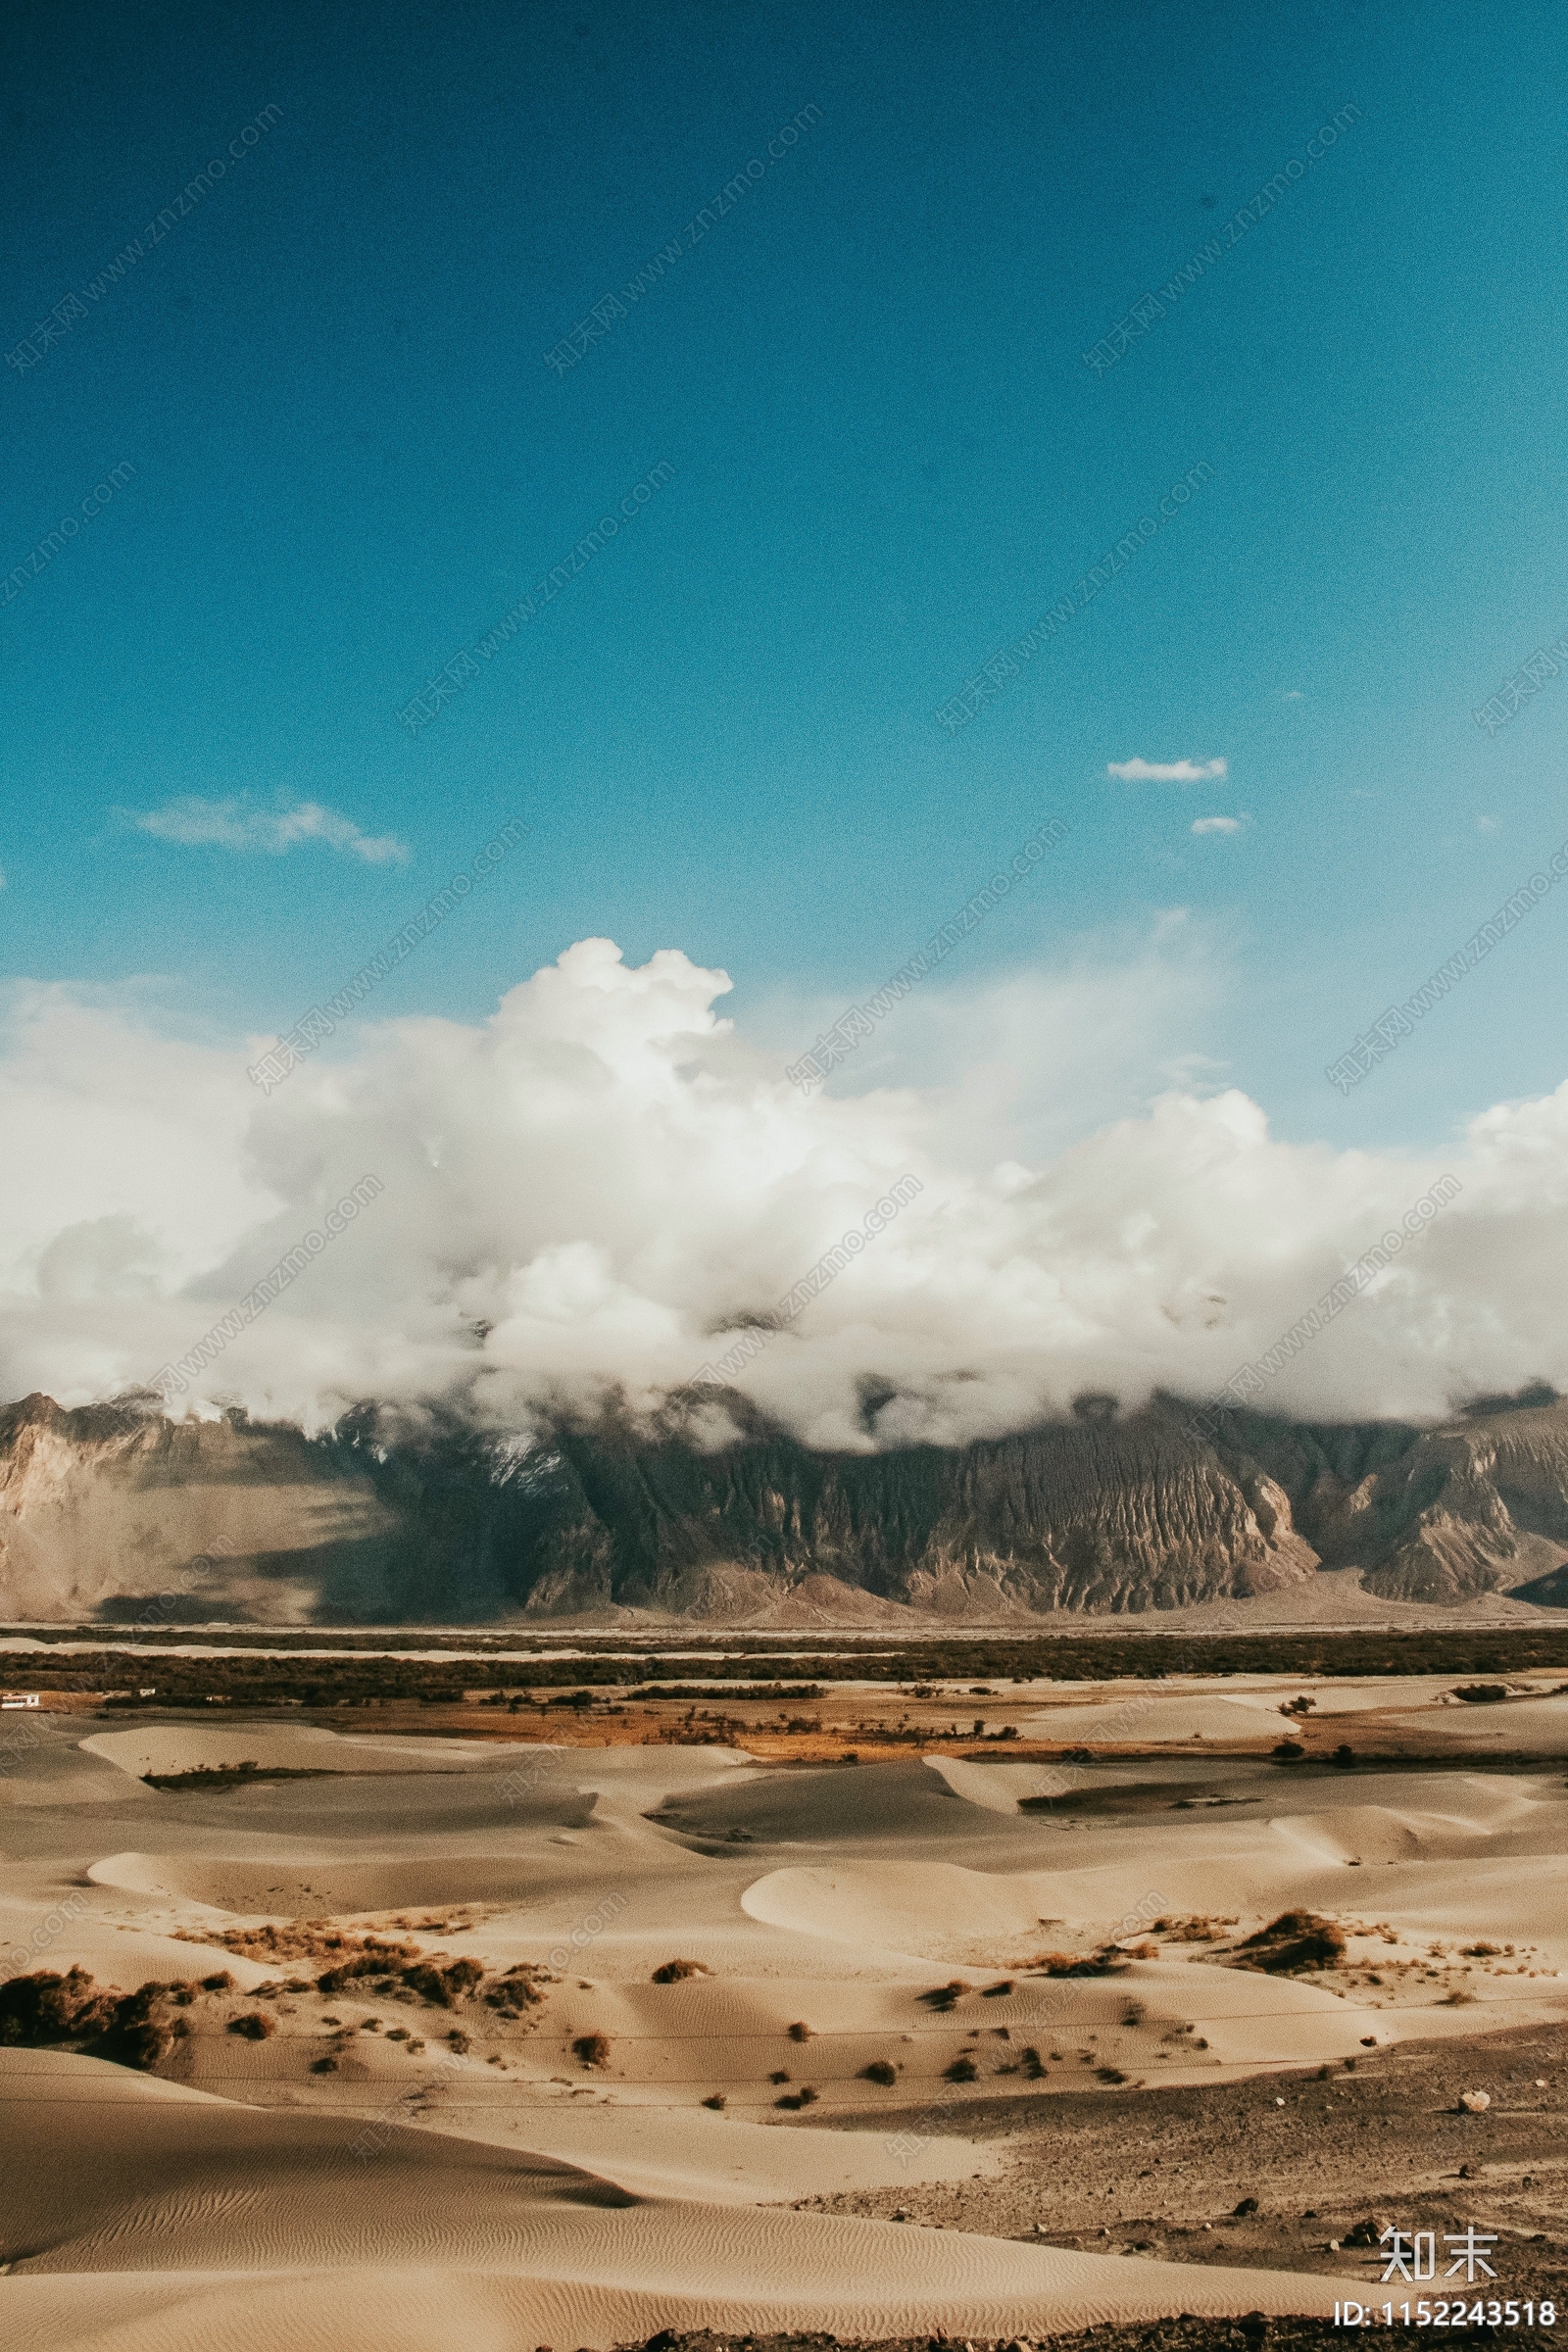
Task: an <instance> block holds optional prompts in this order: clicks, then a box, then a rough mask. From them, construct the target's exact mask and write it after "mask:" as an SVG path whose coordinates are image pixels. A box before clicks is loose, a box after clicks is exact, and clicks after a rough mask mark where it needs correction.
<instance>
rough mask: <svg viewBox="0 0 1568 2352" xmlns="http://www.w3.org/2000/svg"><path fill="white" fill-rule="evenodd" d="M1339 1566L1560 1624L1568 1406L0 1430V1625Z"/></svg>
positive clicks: (1170, 1596)
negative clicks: (840, 1434) (885, 1448)
mask: <svg viewBox="0 0 1568 2352" xmlns="http://www.w3.org/2000/svg"><path fill="white" fill-rule="evenodd" d="M1320 1564H1322V1565H1325V1566H1330V1567H1345V1566H1351V1565H1356V1566H1360V1567H1361V1568H1362V1569H1363V1570H1364V1571H1365V1579H1366V1583H1367V1584H1368V1586H1369V1587H1370V1588H1371V1589H1372V1590H1374V1591H1377V1592H1380V1593H1388V1594H1391V1595H1397V1596H1398V1597H1401V1598H1405V1599H1417V1600H1433V1601H1440V1602H1442V1601H1453V1600H1459V1599H1463V1598H1467V1597H1469V1596H1470V1595H1472V1594H1474V1593H1482V1592H1494V1591H1505V1592H1514V1593H1520V1594H1521V1595H1522V1596H1523V1597H1525V1598H1529V1599H1534V1600H1537V1601H1542V1602H1544V1603H1546V1604H1548V1605H1568V1406H1565V1405H1559V1404H1556V1403H1551V1404H1549V1405H1541V1406H1538V1407H1536V1408H1534V1409H1532V1410H1527V1411H1507V1410H1499V1411H1495V1412H1492V1413H1487V1414H1484V1415H1477V1416H1472V1417H1470V1418H1469V1419H1467V1420H1464V1421H1461V1422H1457V1423H1454V1424H1452V1425H1450V1426H1447V1427H1445V1428H1444V1429H1441V1430H1433V1431H1427V1432H1421V1431H1417V1430H1415V1429H1411V1428H1408V1427H1404V1426H1400V1425H1395V1424H1368V1425H1355V1426H1340V1427H1324V1426H1314V1425H1307V1424H1302V1423H1291V1422H1283V1421H1270V1420H1267V1419H1264V1418H1263V1417H1262V1416H1258V1415H1250V1414H1243V1413H1233V1414H1229V1415H1227V1416H1225V1417H1224V1419H1223V1421H1222V1422H1221V1423H1220V1424H1219V1425H1218V1426H1217V1427H1216V1428H1215V1429H1214V1431H1213V1435H1212V1442H1206V1441H1205V1439H1204V1438H1203V1437H1202V1436H1201V1435H1200V1434H1199V1433H1198V1431H1197V1430H1196V1429H1195V1428H1194V1426H1193V1423H1192V1421H1191V1419H1190V1418H1189V1417H1188V1415H1187V1414H1186V1413H1185V1412H1184V1411H1183V1410H1182V1408H1181V1407H1180V1406H1179V1405H1177V1404H1176V1403H1174V1402H1173V1401H1171V1400H1168V1399H1167V1400H1160V1399H1156V1400H1155V1401H1154V1403H1153V1404H1152V1405H1151V1406H1150V1407H1149V1408H1148V1409H1147V1410H1146V1411H1143V1412H1139V1413H1136V1414H1129V1415H1126V1416H1123V1417H1120V1418H1118V1417H1116V1416H1115V1415H1114V1413H1113V1412H1110V1411H1108V1410H1105V1409H1101V1410H1098V1411H1096V1412H1095V1413H1094V1414H1093V1415H1092V1416H1091V1417H1089V1418H1085V1419H1082V1420H1074V1421H1070V1422H1065V1423H1059V1424H1052V1425H1050V1426H1048V1427H1043V1428H1038V1429H1034V1430H1028V1431H1024V1432H1022V1433H1020V1434H1019V1435H1017V1436H1015V1437H1009V1438H1005V1439H1000V1440H997V1441H994V1442H991V1443H987V1444H982V1445H974V1446H966V1447H964V1448H962V1449H961V1450H955V1451H944V1450H942V1449H939V1448H937V1447H932V1446H921V1447H910V1448H907V1449H904V1450H902V1451H897V1452H889V1453H881V1454H815V1453H809V1452H808V1451H807V1450H806V1449H805V1448H804V1447H803V1446H799V1445H797V1444H796V1443H795V1442H794V1441H793V1440H792V1439H789V1438H787V1437H784V1436H781V1435H780V1434H778V1433H777V1432H774V1431H770V1430H767V1429H765V1428H760V1427H755V1426H754V1427H753V1428H752V1429H751V1431H750V1434H749V1435H747V1436H746V1437H744V1438H743V1439H741V1440H740V1441H739V1442H737V1443H735V1444H733V1445H731V1446H726V1447H724V1448H722V1449H721V1450H718V1451H711V1450H704V1449H702V1448H701V1447H700V1446H698V1445H697V1444H695V1443H694V1442H692V1440H691V1438H690V1437H689V1436H687V1435H684V1434H681V1433H680V1432H679V1431H678V1430H672V1431H671V1432H670V1433H667V1434H665V1435H663V1436H662V1437H659V1438H656V1439H648V1438H646V1437H637V1436H634V1435H632V1434H630V1433H629V1432H626V1431H624V1430H620V1429H617V1428H616V1427H614V1426H613V1424H607V1425H603V1426H600V1427H598V1428H596V1429H594V1430H592V1431H584V1430H580V1429H562V1430H560V1431H558V1432H557V1433H556V1434H555V1436H554V1438H553V1439H551V1440H549V1441H547V1442H543V1443H541V1442H539V1441H537V1440H535V1441H532V1442H525V1441H521V1440H515V1441H504V1440H497V1439H495V1438H494V1437H489V1436H480V1435H477V1434H475V1433H474V1432H472V1431H471V1430H468V1429H466V1428H464V1427H462V1426H460V1425H458V1424H456V1423H450V1424H443V1423H442V1422H440V1421H439V1420H437V1421H435V1422H434V1423H432V1424H430V1425H427V1426H426V1427H425V1429H424V1430H423V1431H421V1432H420V1433H419V1434H417V1435H415V1436H410V1435H408V1434H407V1433H404V1434H402V1435H400V1436H396V1437H394V1435H393V1434H392V1433H391V1432H390V1431H389V1430H388V1429H387V1428H386V1427H384V1426H383V1424H382V1422H381V1420H380V1418H379V1416H378V1415H377V1413H376V1412H375V1410H374V1409H373V1408H370V1407H365V1408H361V1409H360V1410H358V1411H356V1412H355V1413H353V1414H351V1415H349V1416H347V1417H346V1418H345V1420H344V1421H343V1422H342V1423H340V1424H339V1426H338V1427H337V1429H335V1430H334V1431H332V1432H330V1433H329V1434H327V1435H326V1436H324V1437H321V1438H317V1439H310V1438H307V1437H305V1436H304V1435H303V1433H302V1432H300V1431H299V1430H295V1429H288V1428H277V1427H261V1426H257V1425H255V1424H252V1423H249V1422H247V1421H246V1420H244V1419H243V1417H241V1416H239V1415H233V1416H230V1417H229V1418H227V1419H225V1420H221V1421H216V1422H202V1423H197V1422H180V1423H172V1422H170V1421H167V1420H165V1419H163V1418H162V1417H160V1416H159V1415H158V1414H157V1413H156V1412H152V1411H149V1410H143V1409H139V1408H136V1407H132V1406H119V1405H104V1406H93V1407H89V1408H86V1409H84V1410H80V1411H75V1412H67V1411H63V1410H62V1409H61V1407H60V1406H58V1405H56V1404H55V1403H53V1402H52V1400H51V1399H50V1398H48V1397H28V1398H26V1399H25V1401H24V1402H22V1403H21V1404H17V1405H13V1406H11V1407H10V1408H9V1409H8V1410H7V1411H5V1412H3V1413H0V1620H9V1621H10V1622H13V1623H15V1622H17V1621H19V1620H35V1621H73V1622H82V1621H85V1620H88V1619H92V1618H98V1619H102V1620H105V1621H109V1622H116V1621H124V1620H126V1619H137V1618H139V1619H141V1620H142V1621H143V1622H146V1623H149V1624H153V1625H158V1624H165V1625H168V1624H177V1623H180V1622H186V1623H190V1622H206V1621H210V1620H212V1619H215V1618H227V1619H230V1620H236V1619H237V1620H244V1621H252V1622H257V1623H272V1624H287V1623H309V1622H316V1623H338V1624H343V1623H356V1622H359V1623H368V1624H376V1623H381V1624H391V1623H403V1624H411V1623H414V1624H417V1623H444V1624H454V1623H464V1622H473V1623H484V1622H489V1623H494V1622H497V1621H501V1620H506V1619H509V1618H510V1619H516V1618H518V1617H519V1616H520V1617H523V1618H527V1617H535V1618H542V1617H544V1618H547V1617H564V1616H577V1615H584V1614H592V1615H604V1614H607V1613H613V1612H615V1611H617V1610H620V1609H635V1610H640V1611H651V1612H654V1613H656V1614H659V1615H667V1616H672V1617H680V1616H685V1617H693V1618H707V1619H710V1620H714V1619H719V1620H731V1621H733V1620H735V1619H738V1618H742V1617H744V1618H747V1619H753V1620H755V1619H771V1620H772V1621H774V1622H778V1623H789V1622H795V1623H800V1622H807V1621H811V1622H827V1621H832V1620H833V1619H835V1618H839V1619H843V1620H845V1621H856V1622H862V1623H874V1622H877V1621H879V1620H880V1621H885V1622H890V1623H891V1622H895V1621H902V1622H905V1623H907V1622H908V1617H907V1613H908V1612H910V1611H913V1612H917V1613H918V1614H919V1615H920V1616H921V1617H923V1618H926V1619H928V1620H930V1619H947V1620H954V1619H969V1620H976V1619H984V1620H986V1621H988V1622H997V1621H999V1620H1005V1619H1007V1618H1014V1619H1018V1620H1020V1621H1021V1620H1025V1619H1028V1618H1030V1617H1033V1616H1036V1615H1038V1614H1041V1613H1049V1612H1054V1611H1058V1610H1074V1611H1085V1610H1087V1611H1101V1610H1110V1611H1116V1612H1141V1611H1145V1610H1159V1609H1164V1608H1171V1607H1175V1606H1177V1605H1179V1604H1180V1603H1183V1602H1187V1601H1197V1600H1213V1599H1222V1598H1227V1597H1232V1596H1235V1597H1243V1596H1246V1595H1249V1594H1251V1593H1264V1592H1269V1591H1275V1590H1278V1589H1279V1588H1281V1587H1282V1586H1287V1585H1290V1584H1292V1583H1296V1582H1299V1581H1301V1580H1304V1579H1306V1578H1309V1577H1310V1576H1312V1575H1313V1574H1314V1573H1315V1571H1316V1570H1317V1568H1318V1566H1319V1565H1320Z"/></svg>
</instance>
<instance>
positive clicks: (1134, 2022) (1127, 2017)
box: [1121, 2001, 1149, 2026]
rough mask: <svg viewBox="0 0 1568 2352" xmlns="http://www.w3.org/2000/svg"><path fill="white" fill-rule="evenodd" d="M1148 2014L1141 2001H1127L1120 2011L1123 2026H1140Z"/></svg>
mask: <svg viewBox="0 0 1568 2352" xmlns="http://www.w3.org/2000/svg"><path fill="white" fill-rule="evenodd" d="M1148 2015H1149V2011H1148V2010H1147V2009H1146V2008H1145V2006H1144V2004H1143V2002H1142V2001H1129V2002H1128V2003H1127V2006H1126V2008H1125V2009H1124V2010H1123V2011H1122V2013H1121V2022H1122V2024H1123V2025H1124V2026H1141V2025H1142V2024H1143V2022H1144V2020H1145V2018H1146V2017H1147V2016H1148Z"/></svg>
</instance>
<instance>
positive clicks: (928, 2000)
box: [920, 1977, 971, 2011]
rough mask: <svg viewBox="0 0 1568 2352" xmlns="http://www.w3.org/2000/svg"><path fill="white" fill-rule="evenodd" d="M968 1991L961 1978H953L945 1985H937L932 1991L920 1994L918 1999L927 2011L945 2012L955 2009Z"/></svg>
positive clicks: (967, 1986)
mask: <svg viewBox="0 0 1568 2352" xmlns="http://www.w3.org/2000/svg"><path fill="white" fill-rule="evenodd" d="M970 1989H971V1987H970V1986H969V1985H966V1984H965V1983H964V1981H963V1979H962V1978H961V1977H955V1978H953V1980H952V1982H951V1983H949V1984H947V1985H937V1986H935V1988H934V1989H933V1990H932V1991H930V1992H922V1993H921V1995H920V1998H921V2000H922V2001H923V2002H924V2003H925V2005H926V2007H927V2008H928V2009H936V2010H939V2011H945V2010H948V2009H953V2008H956V2006H957V2004H958V2002H959V2001H961V2000H962V1998H963V1996H964V1994H965V1993H966V1992H968V1991H969V1990H970Z"/></svg>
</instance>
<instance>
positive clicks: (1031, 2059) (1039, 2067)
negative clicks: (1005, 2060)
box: [1020, 2043, 1046, 2082]
mask: <svg viewBox="0 0 1568 2352" xmlns="http://www.w3.org/2000/svg"><path fill="white" fill-rule="evenodd" d="M1020 2059H1021V2063H1022V2066H1023V2071H1024V2073H1025V2074H1026V2075H1027V2076H1028V2077H1029V2080H1030V2082H1039V2080H1040V2078H1041V2076H1042V2075H1043V2074H1044V2073H1045V2071H1046V2069H1045V2062H1044V2060H1043V2059H1042V2057H1041V2055H1040V2052H1039V2051H1038V2050H1037V2049H1036V2048H1035V2047H1034V2046H1033V2044H1032V2043H1031V2045H1030V2047H1029V2048H1028V2049H1026V2050H1023V2051H1021V2052H1020Z"/></svg>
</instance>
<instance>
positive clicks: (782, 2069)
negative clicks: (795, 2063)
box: [767, 2066, 790, 2082]
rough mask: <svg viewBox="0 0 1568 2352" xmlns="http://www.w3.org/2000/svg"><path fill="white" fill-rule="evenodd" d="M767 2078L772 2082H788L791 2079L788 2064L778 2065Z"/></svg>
mask: <svg viewBox="0 0 1568 2352" xmlns="http://www.w3.org/2000/svg"><path fill="white" fill-rule="evenodd" d="M767 2079H768V2081H769V2082H788V2081H789V2079H790V2075H789V2068H788V2067H787V2066H776V2067H775V2068H774V2069H773V2072H772V2073H771V2074H770V2075H769V2076H768V2078H767Z"/></svg>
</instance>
